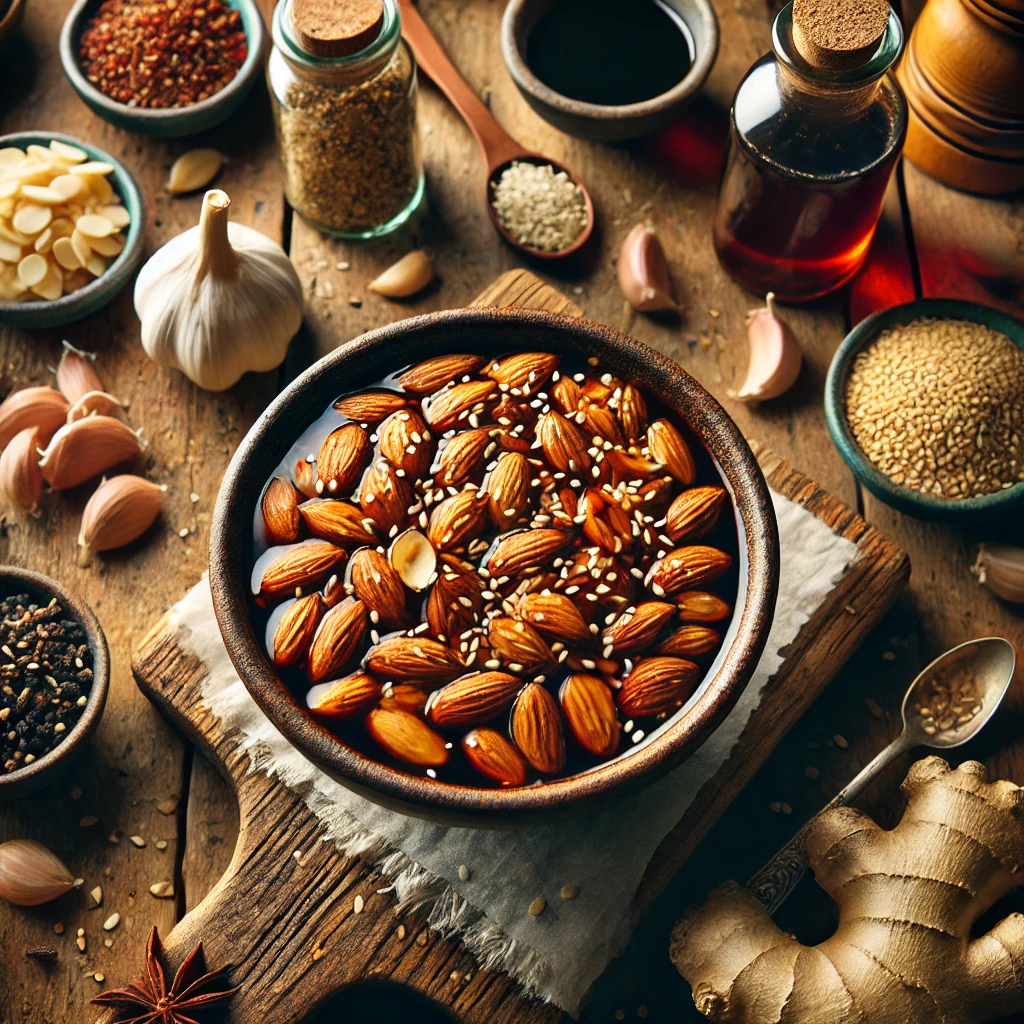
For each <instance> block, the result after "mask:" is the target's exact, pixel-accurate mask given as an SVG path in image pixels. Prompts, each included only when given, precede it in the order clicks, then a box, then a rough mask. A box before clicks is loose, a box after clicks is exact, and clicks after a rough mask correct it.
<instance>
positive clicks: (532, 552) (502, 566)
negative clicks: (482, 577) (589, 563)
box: [487, 529, 572, 577]
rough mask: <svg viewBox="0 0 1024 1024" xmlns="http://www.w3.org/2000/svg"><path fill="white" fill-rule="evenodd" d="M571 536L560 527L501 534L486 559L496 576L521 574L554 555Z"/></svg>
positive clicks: (535, 568)
mask: <svg viewBox="0 0 1024 1024" xmlns="http://www.w3.org/2000/svg"><path fill="white" fill-rule="evenodd" d="M571 539H572V538H571V537H570V536H568V535H567V534H565V533H563V532H562V531H561V530H549V529H541V530H518V531H517V532H516V533H510V534H508V535H507V536H504V537H502V538H501V539H500V540H499V541H498V542H497V544H495V546H494V549H493V550H492V551H491V555H490V558H488V559H487V571H488V572H489V573H490V574H491V575H492V576H494V577H501V576H518V575H520V574H521V573H524V572H527V571H529V570H533V571H536V570H537V569H538V568H539V567H541V566H543V565H545V564H546V563H547V562H548V561H549V560H550V559H551V558H553V557H554V556H555V555H556V554H557V553H558V552H559V551H561V550H562V548H564V547H565V545H566V544H568V543H569V541H570V540H571Z"/></svg>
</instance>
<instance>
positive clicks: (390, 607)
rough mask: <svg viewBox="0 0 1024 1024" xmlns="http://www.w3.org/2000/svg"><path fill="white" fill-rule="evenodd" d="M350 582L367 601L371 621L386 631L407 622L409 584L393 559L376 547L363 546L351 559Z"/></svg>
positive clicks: (365, 601)
mask: <svg viewBox="0 0 1024 1024" xmlns="http://www.w3.org/2000/svg"><path fill="white" fill-rule="evenodd" d="M348 578H349V582H350V583H351V584H352V586H353V587H354V588H355V592H356V597H358V598H359V600H360V601H362V602H363V604H364V605H366V607H367V609H368V610H369V612H370V621H371V622H372V623H373V625H374V626H376V625H378V624H379V625H380V626H381V627H382V630H383V631H387V632H390V631H392V630H395V629H400V628H401V627H402V625H404V623H405V587H403V586H402V581H401V579H399V576H398V573H397V572H395V570H394V569H393V568H392V566H391V563H390V562H389V561H388V560H387V558H385V557H384V555H382V554H381V553H380V552H379V551H378V550H377V549H376V548H360V549H359V550H358V551H356V552H355V553H354V554H353V555H352V557H351V558H350V559H349V562H348Z"/></svg>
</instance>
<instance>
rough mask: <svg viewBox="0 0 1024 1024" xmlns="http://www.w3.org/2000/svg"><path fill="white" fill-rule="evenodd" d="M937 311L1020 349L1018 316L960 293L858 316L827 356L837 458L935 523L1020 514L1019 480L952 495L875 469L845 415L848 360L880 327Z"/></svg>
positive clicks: (886, 498) (877, 492) (828, 414)
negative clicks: (974, 494)
mask: <svg viewBox="0 0 1024 1024" xmlns="http://www.w3.org/2000/svg"><path fill="white" fill-rule="evenodd" d="M925 316H930V317H940V318H944V319H949V320H971V321H973V322H974V323H978V324H984V325H985V326H986V327H991V328H992V330H994V331H999V332H1000V333H1002V334H1005V335H1006V336H1007V337H1008V338H1009V339H1010V341H1012V342H1013V343H1014V344H1015V345H1016V346H1017V347H1018V348H1021V349H1024V322H1022V321H1020V320H1018V319H1017V318H1016V317H1013V316H1009V315H1008V314H1006V313H1001V312H1000V311H999V310H998V309H990V308H989V307H988V306H981V305H978V303H976V302H965V301H964V300H962V299H919V300H918V301H916V302H907V303H904V304H903V305H902V306H893V307H892V308H891V309H886V310H882V312H880V313H875V314H874V315H872V316H869V317H867V319H865V320H862V321H861V322H860V323H859V324H858V325H857V326H856V327H855V328H854V329H853V330H852V331H850V333H849V334H848V335H847V336H846V338H845V339H844V340H843V343H842V344H841V345H840V346H839V348H838V349H837V350H836V354H835V355H834V356H833V357H832V363H831V365H830V366H829V368H828V378H827V379H826V381H825V418H826V420H827V422H828V429H829V433H830V434H831V435H832V440H833V441H834V442H835V445H836V447H837V448H838V449H839V454H840V455H842V457H843V460H844V461H845V462H846V464H847V465H848V466H849V467H850V469H852V470H853V472H854V475H855V476H856V477H857V479H858V480H859V481H860V482H861V483H862V484H863V485H864V486H865V487H866V488H867V489H868V490H869V491H870V492H871V493H872V494H873V495H874V496H875V497H876V498H878V500H879V501H882V502H885V504H886V505H890V506H892V507H893V508H895V509H898V510H899V511H900V512H905V513H906V514H907V515H909V516H915V517H916V518H918V519H927V520H930V521H931V522H936V523H956V524H959V525H962V526H967V525H970V524H973V523H983V522H988V521H991V520H993V519H1000V518H1002V517H1009V516H1013V515H1020V513H1021V510H1022V509H1024V482H1021V483H1017V484H1014V485H1013V486H1012V487H1007V488H1006V489H1005V490H1002V491H997V492H996V493H995V494H986V495H983V496H982V497H978V498H964V499H963V500H961V501H953V500H951V499H949V498H933V497H930V496H929V495H925V494H922V493H921V492H920V491H915V490H913V489H912V488H910V487H902V486H901V485H900V484H895V483H893V482H892V480H890V479H889V477H887V476H886V475H885V474H884V473H881V472H879V470H877V469H876V468H875V466H874V464H873V463H872V462H871V460H870V459H869V458H868V457H867V456H866V455H865V454H864V452H863V450H862V449H861V447H860V445H859V444H858V443H857V441H856V439H855V438H854V436H853V432H852V431H851V430H850V425H849V423H848V422H847V419H846V403H845V397H844V396H845V394H846V381H847V378H848V377H849V375H850V370H851V369H852V368H853V361H854V359H855V358H856V357H857V353H858V352H860V350H861V349H863V348H865V347H866V346H868V345H870V344H871V342H873V341H874V340H875V338H877V337H878V335H879V334H881V333H882V331H884V330H886V328H889V327H892V326H893V325H894V324H908V323H910V322H911V320H917V319H918V318H919V317H925Z"/></svg>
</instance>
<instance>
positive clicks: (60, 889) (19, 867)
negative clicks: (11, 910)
mask: <svg viewBox="0 0 1024 1024" xmlns="http://www.w3.org/2000/svg"><path fill="white" fill-rule="evenodd" d="M81 884H82V880H81V879H80V878H75V877H74V876H73V875H72V874H71V872H70V871H68V869H67V868H66V867H65V866H64V865H63V863H62V862H61V860H60V858H59V857H58V856H57V855H56V854H54V853H51V852H50V851H49V850H48V849H47V848H46V847H45V846H43V845H42V843H34V842H32V840H31V839H12V840H11V841H10V842H9V843H0V899H5V900H7V901H8V902H10V903H16V904H17V905H18V906H19V907H38V906H39V904H41V903H49V902H50V900H55V899H56V898H57V897H58V896H63V895H64V893H66V892H68V891H69V890H70V889H74V888H75V886H76V885H81Z"/></svg>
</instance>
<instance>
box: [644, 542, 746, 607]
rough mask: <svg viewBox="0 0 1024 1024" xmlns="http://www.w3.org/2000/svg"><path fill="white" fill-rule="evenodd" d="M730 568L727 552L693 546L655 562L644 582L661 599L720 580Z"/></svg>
mask: <svg viewBox="0 0 1024 1024" xmlns="http://www.w3.org/2000/svg"><path fill="white" fill-rule="evenodd" d="M730 565H732V557H731V556H730V555H728V554H727V553H726V552H724V551H719V550H718V549H717V548H709V547H706V546H705V545H703V544H694V545H691V546H690V547H685V548H676V549H675V551H670V552H669V553H668V554H667V555H665V557H664V558H662V559H659V560H658V561H657V562H655V563H654V565H653V566H651V568H650V570H649V571H648V573H647V577H646V579H645V580H644V582H645V584H646V585H647V586H648V587H650V589H651V590H652V591H653V592H654V594H656V595H657V596H658V597H665V596H666V595H671V594H677V593H678V592H679V591H680V590H691V589H692V588H693V587H699V586H700V585H701V584H702V583H707V582H709V581H710V580H713V579H717V578H718V577H719V576H721V575H722V573H723V572H725V571H726V569H728V568H729V566H730Z"/></svg>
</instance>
